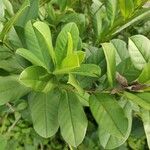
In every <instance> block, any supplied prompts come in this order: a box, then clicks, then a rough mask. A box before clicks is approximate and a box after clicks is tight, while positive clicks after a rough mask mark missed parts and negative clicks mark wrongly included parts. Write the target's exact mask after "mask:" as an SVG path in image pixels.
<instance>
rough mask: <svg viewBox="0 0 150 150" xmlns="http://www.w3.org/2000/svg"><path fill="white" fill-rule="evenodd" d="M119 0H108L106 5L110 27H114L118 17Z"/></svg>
mask: <svg viewBox="0 0 150 150" xmlns="http://www.w3.org/2000/svg"><path fill="white" fill-rule="evenodd" d="M117 3H118V2H117V0H107V1H106V2H105V4H106V12H107V17H108V19H109V20H110V25H111V26H112V25H113V23H114V20H115V17H116V12H117Z"/></svg>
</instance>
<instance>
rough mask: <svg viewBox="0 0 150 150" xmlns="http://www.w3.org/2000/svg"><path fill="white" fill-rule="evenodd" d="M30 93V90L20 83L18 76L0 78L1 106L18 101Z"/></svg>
mask: <svg viewBox="0 0 150 150" xmlns="http://www.w3.org/2000/svg"><path fill="white" fill-rule="evenodd" d="M29 91H30V89H29V88H26V87H25V86H23V85H21V84H20V83H19V81H18V76H7V77H0V105H4V104H6V103H7V102H9V101H13V100H17V99H19V98H21V97H22V96H24V95H26V94H27V93H28V92H29Z"/></svg>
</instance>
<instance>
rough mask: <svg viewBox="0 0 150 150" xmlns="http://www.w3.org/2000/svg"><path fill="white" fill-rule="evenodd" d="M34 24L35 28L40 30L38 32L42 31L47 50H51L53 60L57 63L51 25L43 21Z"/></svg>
mask: <svg viewBox="0 0 150 150" xmlns="http://www.w3.org/2000/svg"><path fill="white" fill-rule="evenodd" d="M33 26H34V28H35V29H37V30H38V32H39V33H40V36H42V37H43V42H44V44H46V45H47V51H48V52H49V54H50V56H51V58H52V60H53V63H55V52H54V50H53V45H52V37H51V32H50V29H49V26H48V25H47V24H46V23H43V22H41V21H37V22H35V23H34V24H33ZM37 38H39V36H37ZM39 42H40V41H39ZM41 42H42V41H41Z"/></svg>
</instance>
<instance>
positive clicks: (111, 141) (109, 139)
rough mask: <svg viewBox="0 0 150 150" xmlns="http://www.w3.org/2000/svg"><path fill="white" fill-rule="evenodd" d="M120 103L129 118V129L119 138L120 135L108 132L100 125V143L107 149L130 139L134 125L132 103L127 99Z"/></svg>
mask: <svg viewBox="0 0 150 150" xmlns="http://www.w3.org/2000/svg"><path fill="white" fill-rule="evenodd" d="M119 104H120V105H121V107H122V108H123V110H124V112H125V115H126V117H127V118H128V129H127V132H126V135H125V136H124V137H123V138H118V137H115V136H113V135H111V134H110V133H109V132H107V131H106V130H104V129H102V128H100V127H99V139H100V143H101V145H102V146H103V147H104V148H105V149H114V148H116V147H119V146H120V145H122V144H123V143H124V142H125V141H126V140H127V139H128V137H129V135H130V132H131V127H132V107H131V104H130V102H128V101H126V100H121V101H120V102H119Z"/></svg>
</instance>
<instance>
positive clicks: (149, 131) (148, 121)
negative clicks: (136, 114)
mask: <svg viewBox="0 0 150 150" xmlns="http://www.w3.org/2000/svg"><path fill="white" fill-rule="evenodd" d="M141 118H142V121H143V125H144V130H145V134H146V138H147V143H148V147H149V148H150V111H148V110H144V109H141Z"/></svg>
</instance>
